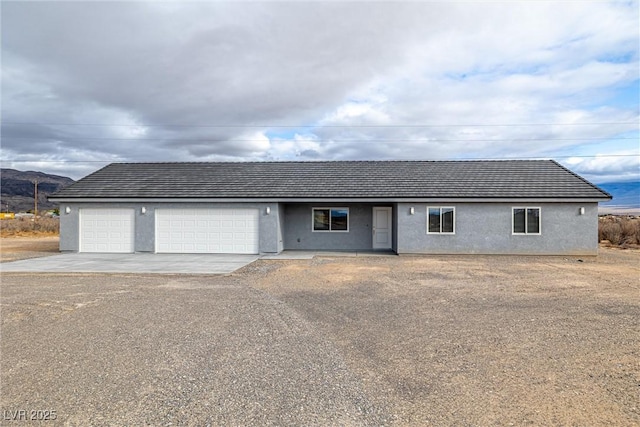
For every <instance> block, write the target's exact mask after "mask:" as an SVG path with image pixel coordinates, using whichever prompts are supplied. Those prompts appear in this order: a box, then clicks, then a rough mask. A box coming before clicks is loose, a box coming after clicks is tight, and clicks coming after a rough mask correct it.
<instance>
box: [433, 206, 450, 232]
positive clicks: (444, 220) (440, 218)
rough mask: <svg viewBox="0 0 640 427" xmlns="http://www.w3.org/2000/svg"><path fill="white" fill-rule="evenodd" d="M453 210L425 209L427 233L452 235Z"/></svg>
mask: <svg viewBox="0 0 640 427" xmlns="http://www.w3.org/2000/svg"><path fill="white" fill-rule="evenodd" d="M455 212H456V211H455V208H440V207H437V208H436V207H428V208H427V217H428V218H427V233H429V234H431V233H438V234H454V233H455Z"/></svg>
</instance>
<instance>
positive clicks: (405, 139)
mask: <svg viewBox="0 0 640 427" xmlns="http://www.w3.org/2000/svg"><path fill="white" fill-rule="evenodd" d="M5 138H7V139H9V138H15V139H30V140H56V141H58V140H70V141H86V140H91V141H177V142H259V141H262V139H208V138H206V139H179V138H115V137H114V138H112V137H95V136H89V137H79V136H71V137H59V138H56V137H37V136H11V137H5ZM629 139H638V137H633V136H630V137H617V138H608V137H600V138H502V139H465V138H461V139H439V138H432V139H431V138H430V139H413V138H402V139H391V138H384V139H366V140H365V139H362V138H360V139H313V140H312V141H313V142H507V141H517V142H525V141H601V140H607V141H618V140H620V141H622V140H629Z"/></svg>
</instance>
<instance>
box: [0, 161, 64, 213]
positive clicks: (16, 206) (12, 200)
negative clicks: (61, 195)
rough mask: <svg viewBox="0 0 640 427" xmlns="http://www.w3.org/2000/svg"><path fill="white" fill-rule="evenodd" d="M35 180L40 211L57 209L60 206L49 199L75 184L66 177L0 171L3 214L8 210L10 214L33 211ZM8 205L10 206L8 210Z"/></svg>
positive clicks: (13, 170) (0, 200)
mask: <svg viewBox="0 0 640 427" xmlns="http://www.w3.org/2000/svg"><path fill="white" fill-rule="evenodd" d="M35 180H38V211H44V210H48V209H55V208H57V207H58V206H57V205H56V204H55V203H51V202H49V201H48V200H47V197H48V196H49V195H50V194H52V193H55V192H56V191H58V190H60V189H62V188H64V187H66V186H68V185H70V184H72V183H73V182H74V181H73V180H72V179H71V178H67V177H66V176H58V175H49V174H46V173H43V172H34V171H27V172H22V171H18V170H15V169H4V168H2V169H0V209H1V210H2V212H6V211H7V210H8V211H9V212H24V211H27V210H30V209H33V208H34V201H33V195H34V191H35V186H34V181H35ZM7 204H8V205H9V207H8V209H7Z"/></svg>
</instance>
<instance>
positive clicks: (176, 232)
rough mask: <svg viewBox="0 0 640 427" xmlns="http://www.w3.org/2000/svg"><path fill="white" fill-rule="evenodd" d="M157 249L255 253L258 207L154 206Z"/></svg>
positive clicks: (170, 251) (157, 250) (169, 251)
mask: <svg viewBox="0 0 640 427" xmlns="http://www.w3.org/2000/svg"><path fill="white" fill-rule="evenodd" d="M156 252H159V253H218V254H257V253H258V209H222V208H220V209H157V210H156Z"/></svg>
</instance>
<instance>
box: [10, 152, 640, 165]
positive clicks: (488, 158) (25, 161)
mask: <svg viewBox="0 0 640 427" xmlns="http://www.w3.org/2000/svg"><path fill="white" fill-rule="evenodd" d="M600 157H640V153H638V154H598V155H575V156H528V157H457V158H455V159H437V160H442V161H445V160H547V159H574V158H583V159H589V158H600ZM366 160H367V159H364V160H363V161H366ZM398 160H400V159H398ZM411 160H418V159H411ZM420 160H427V159H420ZM273 161H278V160H273ZM328 161H331V160H328ZM0 162H4V163H129V162H150V163H165V162H166V163H175V162H176V161H175V160H153V161H150V160H123V159H109V160H20V159H0ZM185 162H189V161H187V160H185Z"/></svg>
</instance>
